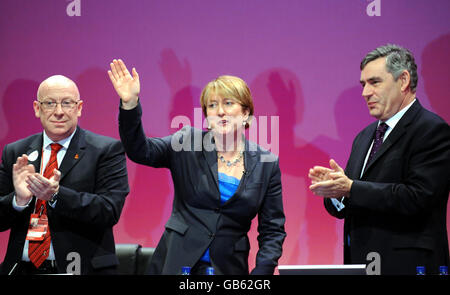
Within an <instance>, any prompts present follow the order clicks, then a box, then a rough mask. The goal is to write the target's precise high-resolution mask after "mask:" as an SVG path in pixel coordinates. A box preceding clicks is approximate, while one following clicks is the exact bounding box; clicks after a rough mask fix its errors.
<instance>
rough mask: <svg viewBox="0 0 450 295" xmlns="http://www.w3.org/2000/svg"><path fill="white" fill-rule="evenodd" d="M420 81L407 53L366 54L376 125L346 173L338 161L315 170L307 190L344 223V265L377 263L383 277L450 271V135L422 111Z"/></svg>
mask: <svg viewBox="0 0 450 295" xmlns="http://www.w3.org/2000/svg"><path fill="white" fill-rule="evenodd" d="M417 80H418V78H417V66H416V64H415V61H414V57H413V56H412V54H411V52H409V51H408V50H406V49H404V48H402V47H399V46H396V45H386V46H381V47H379V48H377V49H375V50H373V51H372V52H370V53H369V54H367V56H366V57H365V58H364V59H363V61H362V62H361V81H360V82H361V85H362V87H363V93H362V95H363V97H364V98H365V100H366V103H367V106H368V108H369V112H370V115H371V116H373V117H375V118H376V119H377V121H376V122H374V123H372V124H370V125H369V126H367V127H366V128H365V129H364V130H362V131H361V132H360V133H359V134H358V135H357V136H356V138H355V140H354V142H353V146H352V150H351V154H350V158H349V160H348V163H347V166H346V169H345V171H344V170H343V169H342V168H341V167H339V165H338V164H337V163H336V162H335V161H334V160H330V168H326V167H318V166H316V167H314V168H312V169H311V170H310V178H311V180H312V185H311V186H310V189H311V190H312V191H313V192H314V193H315V194H317V195H320V196H323V197H325V199H324V203H325V208H326V210H327V211H328V212H329V213H330V214H331V215H333V216H335V217H337V218H345V223H344V263H346V264H354V263H366V262H370V261H371V260H372V257H379V261H378V262H377V263H380V265H381V274H415V273H416V267H417V266H425V267H426V272H427V273H429V274H430V273H437V272H438V271H439V266H441V265H448V264H449V247H448V240H447V229H446V212H447V201H448V195H449V178H450V172H449V171H450V170H449V168H450V128H449V125H448V124H447V123H446V122H445V121H444V120H442V119H441V118H440V117H438V116H437V115H436V114H434V113H432V112H430V111H428V110H426V109H425V108H423V107H422V106H421V104H420V103H419V101H418V99H417V98H416V95H415V93H416V87H417ZM443 99H445V98H443ZM371 252H372V253H375V256H372V254H370V253H371ZM378 255H379V256H378ZM375 272H377V271H375ZM378 272H380V271H379V270H378Z"/></svg>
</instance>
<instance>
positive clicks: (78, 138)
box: [58, 127, 86, 181]
mask: <svg viewBox="0 0 450 295" xmlns="http://www.w3.org/2000/svg"><path fill="white" fill-rule="evenodd" d="M85 149H86V142H85V131H84V130H83V129H81V128H80V127H77V131H76V132H75V134H74V136H73V138H72V140H71V141H70V145H69V148H68V149H67V151H66V155H65V156H64V159H63V161H62V163H61V165H60V167H59V168H58V169H59V171H61V181H62V180H63V179H64V177H65V176H66V175H67V174H68V173H69V171H70V170H71V169H72V168H73V167H74V166H75V165H76V164H77V163H78V162H80V161H81V159H82V158H83V156H84V153H85Z"/></svg>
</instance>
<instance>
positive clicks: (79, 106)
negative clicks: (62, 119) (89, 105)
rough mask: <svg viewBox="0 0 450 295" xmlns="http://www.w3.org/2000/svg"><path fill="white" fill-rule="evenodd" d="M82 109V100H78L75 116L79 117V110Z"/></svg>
mask: <svg viewBox="0 0 450 295" xmlns="http://www.w3.org/2000/svg"><path fill="white" fill-rule="evenodd" d="M82 109H83V101H82V100H79V101H78V104H77V116H78V117H81V110H82Z"/></svg>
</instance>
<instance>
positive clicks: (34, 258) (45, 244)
mask: <svg viewBox="0 0 450 295" xmlns="http://www.w3.org/2000/svg"><path fill="white" fill-rule="evenodd" d="M50 146H51V148H52V152H51V154H50V160H48V163H47V166H46V167H45V170H44V177H45V178H50V177H52V176H53V170H55V169H58V161H57V159H56V154H57V153H58V152H59V150H60V149H61V148H62V145H60V144H58V143H52V144H51V145H50ZM41 208H42V209H41ZM41 210H42V215H45V216H47V206H46V202H45V201H43V200H40V199H38V200H37V202H36V209H35V212H36V213H38V214H39V213H40V212H41ZM49 252H50V227H48V228H47V233H46V234H45V236H44V239H43V240H42V241H30V242H29V246H28V257H29V258H30V261H31V262H32V263H33V264H34V265H35V266H36V268H39V266H41V264H42V262H44V261H45V260H46V259H47V258H48V254H49Z"/></svg>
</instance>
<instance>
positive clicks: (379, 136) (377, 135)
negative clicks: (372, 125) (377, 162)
mask: <svg viewBox="0 0 450 295" xmlns="http://www.w3.org/2000/svg"><path fill="white" fill-rule="evenodd" d="M388 128H389V126H388V124H386V123H384V122H383V123H381V124H380V125H379V126H378V128H377V131H376V133H375V139H381V140H383V137H384V134H385V133H386V130H387V129H388Z"/></svg>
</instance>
